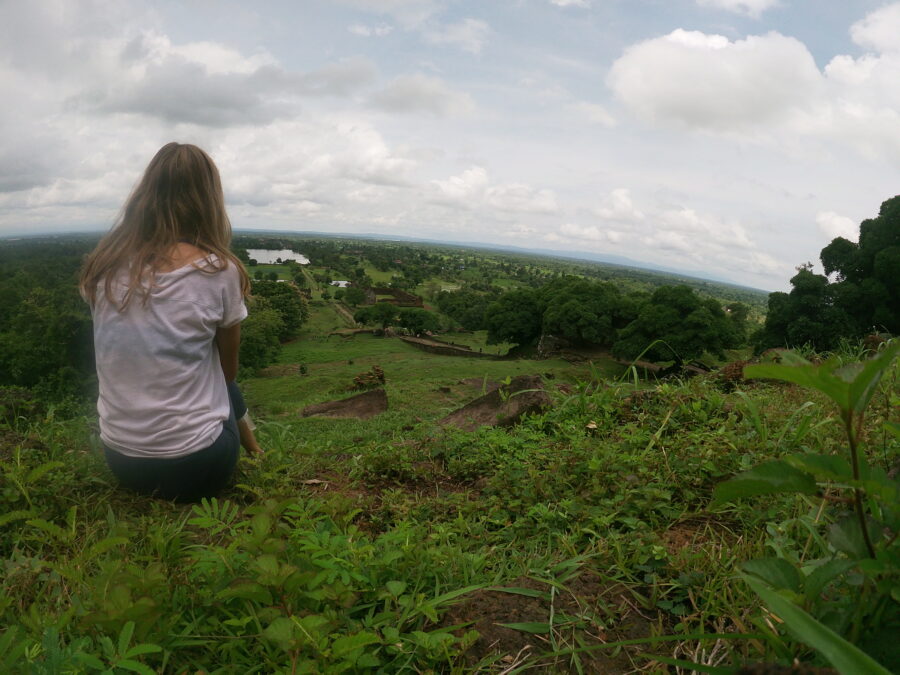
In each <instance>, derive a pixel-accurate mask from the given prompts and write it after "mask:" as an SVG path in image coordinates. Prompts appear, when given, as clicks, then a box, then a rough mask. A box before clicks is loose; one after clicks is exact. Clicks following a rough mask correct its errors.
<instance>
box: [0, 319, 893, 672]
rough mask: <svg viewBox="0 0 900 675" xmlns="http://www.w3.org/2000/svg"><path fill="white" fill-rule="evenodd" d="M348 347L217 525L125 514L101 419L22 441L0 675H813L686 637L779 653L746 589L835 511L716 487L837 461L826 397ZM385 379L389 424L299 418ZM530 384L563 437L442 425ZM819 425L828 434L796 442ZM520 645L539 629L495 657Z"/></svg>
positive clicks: (5, 469)
mask: <svg viewBox="0 0 900 675" xmlns="http://www.w3.org/2000/svg"><path fill="white" fill-rule="evenodd" d="M341 325H342V324H341V322H340V321H339V320H338V318H337V316H336V315H335V314H334V311H333V310H332V309H331V308H330V307H328V306H327V305H326V306H313V313H312V317H311V320H310V322H309V323H308V324H307V325H306V326H305V327H304V329H303V332H302V334H301V335H300V337H299V338H298V339H297V340H296V341H294V342H291V343H289V344H287V345H285V346H284V348H283V351H282V354H281V357H280V361H279V363H280V365H281V366H288V365H290V364H299V363H302V364H304V365H305V366H306V367H307V372H306V374H304V375H301V374H293V375H282V376H272V377H255V378H251V379H248V380H246V381H243V382H242V385H243V389H244V393H245V396H246V398H247V401H248V403H249V404H250V406H251V409H252V410H253V412H254V417H255V419H256V420H257V422H258V425H259V429H258V432H257V433H258V437H259V439H260V442H261V444H262V445H263V447H265V449H266V450H267V453H266V455H265V456H263V457H262V458H260V459H256V460H248V459H246V458H242V459H241V461H240V465H239V475H238V477H237V480H236V483H235V485H234V486H233V487H231V488H229V489H228V490H227V491H226V492H225V493H224V494H223V495H221V497H220V498H219V499H217V500H216V501H214V502H210V503H207V504H204V505H196V506H190V505H177V504H171V503H168V502H163V501H160V500H154V499H148V498H143V497H136V496H134V495H131V494H129V493H127V492H125V491H123V490H121V489H119V488H118V487H117V486H116V483H115V480H114V479H113V478H112V476H111V475H110V473H109V472H108V470H107V469H106V467H105V465H104V462H103V458H102V456H101V454H100V453H99V451H98V448H99V445H98V441H97V436H96V433H97V430H96V421H95V420H94V419H92V418H79V419H74V420H68V421H65V420H59V419H56V418H55V417H54V416H53V414H52V412H51V413H48V414H46V415H43V416H41V417H39V418H36V419H33V420H19V421H16V423H15V424H14V425H7V426H6V427H2V428H0V553H2V558H3V567H2V570H3V573H2V575H0V625H3V626H4V632H2V633H0V671H2V672H11V673H16V672H36V673H41V672H45V673H50V672H65V671H64V667H71V668H72V669H73V670H74V671H76V672H82V671H85V672H92V671H91V670H90V668H91V667H93V666H94V665H96V663H100V664H101V667H102V668H109V669H111V670H113V671H114V672H119V671H117V670H115V668H117V667H119V669H120V670H121V668H122V665H121V664H124V661H127V660H128V659H130V660H131V661H133V662H135V663H137V664H138V666H143V667H144V668H145V669H146V670H145V671H143V672H165V673H182V672H196V671H198V670H203V671H205V672H210V673H245V672H246V673H254V672H256V673H263V672H265V673H268V672H285V673H289V672H340V671H343V672H350V673H356V672H360V673H362V672H379V669H380V671H381V672H385V673H393V672H446V673H463V672H480V673H496V672H502V671H503V669H505V668H507V669H508V668H510V667H511V666H512V663H514V662H515V660H516V658H520V659H521V661H522V663H521V664H520V666H522V667H524V666H526V665H529V666H534V667H533V668H532V672H579V669H580V672H634V671H635V670H636V669H642V670H644V671H646V672H657V673H662V672H667V670H666V669H664V668H661V667H657V668H656V669H655V670H654V669H653V667H652V666H650V665H648V664H649V661H648V655H652V654H662V655H665V656H668V657H675V658H680V659H687V660H690V659H692V658H701V656H702V655H703V654H706V655H707V656H708V655H709V654H710V653H712V650H713V649H715V654H716V657H715V658H716V659H721V661H718V662H719V663H721V664H737V663H739V662H744V661H759V660H763V661H774V660H781V661H784V662H787V663H790V661H791V659H793V658H794V657H795V656H797V657H799V658H801V659H802V660H805V661H813V662H815V657H814V655H813V654H812V653H811V652H809V651H808V650H805V649H803V648H799V647H797V645H796V644H794V643H790V642H789V641H788V642H785V641H784V640H785V638H775V637H772V636H771V635H769V637H765V638H760V639H757V640H755V641H746V640H717V639H710V640H702V639H697V638H690V637H687V636H688V635H691V634H696V633H710V632H713V633H726V634H734V633H735V632H747V631H751V630H752V631H756V630H757V629H756V628H754V622H757V623H759V625H761V626H765V625H766V624H765V623H764V620H765V619H764V618H763V617H765V616H766V615H764V614H763V613H761V611H760V609H759V606H758V603H757V601H756V599H755V597H754V596H753V594H752V593H751V592H750V591H749V589H747V588H746V587H745V586H744V585H743V584H742V583H740V582H739V581H737V580H736V577H735V570H736V565H737V564H738V563H739V562H740V561H742V560H746V559H749V558H753V557H762V556H766V555H772V551H773V550H775V549H776V548H777V549H778V550H782V551H785V552H787V553H788V554H790V555H795V556H798V557H801V558H802V557H803V556H804V555H806V553H805V551H806V550H807V549H808V548H809V546H810V542H811V541H813V540H814V538H813V535H815V541H819V540H820V539H822V537H823V536H824V534H825V533H827V528H828V525H829V523H828V522H826V521H824V520H821V518H820V517H819V516H821V512H820V510H819V507H820V505H821V501H822V500H821V499H820V498H819V497H817V496H808V497H805V496H804V497H793V496H791V497H788V496H778V495H774V496H770V497H769V498H767V499H766V500H765V501H763V502H761V503H760V502H752V503H750V502H748V503H743V502H738V503H735V504H731V505H728V506H726V507H719V508H717V509H716V510H710V509H709V508H708V505H709V500H710V494H711V492H712V489H713V487H714V486H715V485H716V484H717V483H719V482H720V481H721V480H723V479H724V478H727V477H730V476H732V475H734V474H735V473H736V472H738V471H741V470H744V469H746V468H749V467H750V466H752V465H753V464H755V463H757V462H758V461H759V460H761V459H766V458H771V457H778V456H781V455H782V454H784V453H787V452H813V451H814V452H820V453H824V454H828V453H831V452H834V451H836V450H837V449H839V448H840V447H841V432H840V428H839V425H838V424H837V421H836V420H835V419H834V417H833V415H832V414H831V413H829V412H828V411H827V408H826V406H825V405H824V402H823V400H821V397H816V396H815V395H812V396H810V395H809V394H808V393H806V392H804V391H802V390H799V389H797V388H793V387H786V386H781V385H777V384H771V383H768V384H767V383H744V384H741V385H740V386H741V388H742V390H743V395H739V394H736V393H729V392H726V391H724V390H723V389H722V388H721V387H720V386H719V385H718V384H717V382H716V380H715V378H714V376H707V377H700V378H697V379H694V380H690V381H686V382H679V381H674V382H670V383H664V384H655V383H645V384H644V385H642V388H641V389H638V390H635V389H634V388H633V387H630V386H628V385H626V384H617V383H616V381H615V380H616V378H617V377H618V375H619V374H620V373H621V366H618V365H616V364H614V363H612V362H609V361H604V360H600V359H598V360H597V361H595V362H594V363H593V364H589V363H583V364H572V363H569V362H566V361H562V360H558V359H548V360H541V361H528V360H489V359H478V358H459V357H449V356H446V357H445V356H436V355H431V354H428V353H426V352H423V351H420V350H418V349H416V348H414V347H411V346H409V345H407V344H405V343H403V342H401V341H400V340H397V339H392V338H382V337H376V336H373V335H370V334H358V335H355V336H353V337H351V338H344V337H340V336H331V337H328V336H327V334H328V333H329V332H331V330H335V329H338V328H340V327H341ZM446 337H448V338H449V339H451V340H452V341H454V342H463V341H464V340H470V341H471V342H470V343H471V344H473V345H476V344H481V341H482V340H483V339H484V335H483V334H477V333H476V334H457V335H450V336H446ZM351 361H352V363H351ZM375 364H378V365H380V366H382V368H383V369H384V372H385V375H386V386H385V389H386V392H387V395H388V400H389V405H390V407H389V410H388V412H386V413H384V414H382V415H379V416H377V417H375V418H373V419H371V420H367V421H359V420H333V419H321V418H301V417H300V416H299V411H300V410H301V409H302V407H303V406H305V405H307V404H309V403H315V402H320V401H323V400H327V399H330V398H340V397H344V396H347V395H349V394H350V393H351V392H350V391H349V390H348V389H349V386H350V384H351V381H352V378H353V376H354V375H356V374H358V373H360V372H363V371H366V370H368V369H369V368H371V366H372V365H375ZM520 373H522V374H541V375H545V376H546V375H548V374H549V375H551V376H552V377H551V378H548V379H546V380H545V382H546V386H547V389H548V391H549V392H550V394H551V396H552V399H553V406H552V407H551V408H550V409H549V410H548V411H546V412H545V413H543V414H541V415H537V416H534V417H531V418H528V419H526V420H525V421H523V423H521V424H520V425H518V426H517V427H514V428H511V429H492V428H484V429H480V430H478V431H475V432H471V433H469V432H461V431H455V430H452V429H443V428H441V427H439V426H438V425H437V421H438V420H439V419H440V418H441V417H442V416H444V415H445V414H447V413H448V412H450V411H452V410H454V409H455V408H457V407H458V406H460V405H462V404H464V403H466V402H468V401H469V400H471V399H473V398H474V397H476V396H478V395H480V393H481V387H480V386H479V385H478V384H477V382H476V384H474V385H472V384H462V383H461V381H462V380H467V379H475V380H481V381H484V380H485V379H487V380H496V381H501V380H503V379H505V378H506V377H510V376H514V375H516V374H520ZM892 378H893V379H892ZM892 378H891V377H888V378H886V379H885V384H884V386H883V387H882V389H881V390H879V392H878V393H876V395H875V399H874V401H873V406H872V407H873V409H874V410H875V411H876V413H877V414H874V415H873V416H872V418H871V419H870V420H869V421H868V424H869V426H868V428H867V432H866V434H865V437H866V438H867V439H868V443H870V444H871V445H872V447H873V449H875V450H878V452H877V453H874V454H873V457H874V458H875V460H876V461H877V462H878V465H879V466H881V465H883V464H889V463H890V462H892V461H895V460H896V457H897V456H898V454H900V441H897V440H894V439H892V437H890V436H887V435H885V434H884V433H881V432H880V431H879V429H880V427H879V424H880V422H881V420H882V419H883V418H885V417H887V416H889V415H891V414H894V415H895V412H896V411H895V410H893V409H892V408H891V401H892V399H891V396H894V397H896V396H897V395H898V393H900V392H898V385H897V381H898V378H897V373H896V370H895V372H894V375H893V376H892ZM557 384H567V385H569V387H570V388H567V389H566V390H565V391H560V390H558V388H557V387H556V386H555V385H557ZM894 400H895V399H894ZM806 401H811V402H812V403H811V405H808V406H806V407H805V408H804V405H805V404H806ZM799 409H802V410H804V411H805V412H808V413H809V414H811V415H815V417H816V420H819V421H821V420H825V423H824V424H816V425H811V426H808V427H805V428H804V432H803V434H800V433H781V430H782V429H784V428H786V427H790V426H791V425H792V424H794V422H795V421H796V418H795V417H792V415H793V414H794V411H797V410H799ZM892 410H893V412H892ZM877 411H882V412H877ZM817 514H819V516H817ZM832 555H835V554H834V553H832ZM484 587H490V588H496V587H504V588H508V589H512V590H511V591H508V592H502V591H496V590H494V591H485V590H484ZM845 591H846V589H844V587H843V586H840V587H838V586H835V587H834V588H832V590H831V591H830V592H831V593H833V594H835V593H836V594H840V593H843V592H845ZM479 620H482V622H481V623H479V624H478V630H479V631H481V632H482V633H483V635H481V636H480V637H479V636H478V635H476V634H475V633H472V632H470V631H471V630H472V629H473V628H474V627H475V622H477V621H479ZM770 620H771V619H770ZM502 623H518V624H523V626H520V628H519V629H513V630H510V631H509V632H507V633H505V634H503V640H505V641H504V642H499V643H497V646H496V647H493V648H492V647H491V645H492V643H493V641H494V640H496V639H499V637H500V635H501V634H500V633H498V631H499V630H501V629H500V628H499V624H502ZM454 626H456V628H454ZM132 629H133V633H132V632H131V631H132ZM766 631H768V629H766ZM767 634H768V633H767ZM658 635H664V636H665V635H669V636H674V639H673V641H671V642H661V643H655V644H643V645H640V644H639V645H636V646H631V647H628V648H625V649H621V650H615V651H614V650H605V651H599V652H598V651H593V652H578V653H576V654H574V655H573V654H572V653H571V651H572V650H571V648H573V647H578V646H595V647H596V646H599V644H600V642H599V641H598V637H597V636H600V637H601V638H602V640H603V641H604V642H607V643H608V642H611V641H614V640H617V639H625V638H633V637H637V638H649V637H651V636H658ZM136 644H139V645H145V647H143V648H139V649H138V650H137V653H135V654H133V655H132V656H131V657H126V656H125V654H126V653H128V650H129V649H130V648H132V647H133V646H134V645H136ZM123 659H124V661H123ZM59 664H62V665H59ZM73 664H74V665H73ZM91 664H93V665H91ZM116 664H120V665H119V666H117V665H116ZM537 664H543V665H541V666H540V667H538V666H537ZM127 665H129V666H131V665H133V664H130V663H129V664H127ZM819 665H821V663H819ZM79 668H81V670H78V669H79Z"/></svg>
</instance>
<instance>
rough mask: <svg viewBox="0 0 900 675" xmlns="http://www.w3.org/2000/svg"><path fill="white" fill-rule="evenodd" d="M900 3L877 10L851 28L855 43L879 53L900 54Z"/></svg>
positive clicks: (851, 35)
mask: <svg viewBox="0 0 900 675" xmlns="http://www.w3.org/2000/svg"><path fill="white" fill-rule="evenodd" d="M898 34H900V2H895V3H893V4H890V5H886V6H884V7H882V8H880V9H876V10H875V11H874V12H872V13H871V14H868V15H867V16H866V17H865V18H863V19H861V20H860V21H857V22H856V23H855V24H853V25H852V26H851V27H850V37H852V38H853V41H854V42H855V43H856V44H858V45H860V46H861V47H865V48H866V49H871V50H873V51H876V52H879V53H888V52H900V43H898V42H897V35H898Z"/></svg>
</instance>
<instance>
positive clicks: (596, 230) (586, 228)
mask: <svg viewBox="0 0 900 675" xmlns="http://www.w3.org/2000/svg"><path fill="white" fill-rule="evenodd" d="M559 232H560V234H562V235H563V236H565V237H569V238H572V239H584V240H587V241H597V242H611V243H617V242H619V241H621V240H622V234H621V233H620V232H616V231H615V230H606V229H601V228H600V227H598V226H596V225H575V224H573V223H566V224H565V225H562V226H560V228H559Z"/></svg>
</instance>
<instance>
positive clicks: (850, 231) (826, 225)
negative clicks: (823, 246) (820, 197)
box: [816, 211, 859, 241]
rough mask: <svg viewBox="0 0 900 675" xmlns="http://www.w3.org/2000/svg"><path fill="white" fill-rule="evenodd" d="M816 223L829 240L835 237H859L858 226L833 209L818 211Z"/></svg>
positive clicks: (854, 239) (853, 238)
mask: <svg viewBox="0 0 900 675" xmlns="http://www.w3.org/2000/svg"><path fill="white" fill-rule="evenodd" d="M816 224H817V225H818V226H819V229H820V230H821V231H822V232H823V233H824V234H825V236H826V237H828V240H829V241H831V240H832V239H834V238H835V237H844V239H849V240H850V241H856V239H857V238H858V237H859V226H858V225H857V224H856V223H854V222H853V221H852V220H851V219H850V218H847V217H846V216H841V215H839V214H837V213H835V212H834V211H820V212H819V213H817V214H816Z"/></svg>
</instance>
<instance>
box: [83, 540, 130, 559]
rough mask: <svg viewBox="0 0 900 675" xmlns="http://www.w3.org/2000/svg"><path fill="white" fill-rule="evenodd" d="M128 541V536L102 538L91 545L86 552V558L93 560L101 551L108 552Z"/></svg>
mask: <svg viewBox="0 0 900 675" xmlns="http://www.w3.org/2000/svg"><path fill="white" fill-rule="evenodd" d="M127 543H128V537H107V538H106V539H101V540H100V541H98V542H97V543H96V544H94V545H93V546H91V547H90V548H89V549H88V550H87V551H85V553H84V557H83V559H84V560H91V559H93V558H96V557H97V556H98V555H100V554H101V553H106V552H107V551H108V550H109V549H111V548H115V547H116V546H121V545H122V544H127Z"/></svg>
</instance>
